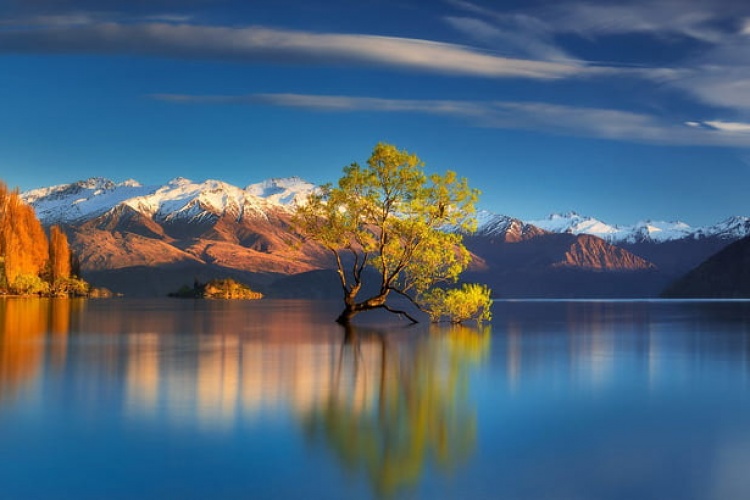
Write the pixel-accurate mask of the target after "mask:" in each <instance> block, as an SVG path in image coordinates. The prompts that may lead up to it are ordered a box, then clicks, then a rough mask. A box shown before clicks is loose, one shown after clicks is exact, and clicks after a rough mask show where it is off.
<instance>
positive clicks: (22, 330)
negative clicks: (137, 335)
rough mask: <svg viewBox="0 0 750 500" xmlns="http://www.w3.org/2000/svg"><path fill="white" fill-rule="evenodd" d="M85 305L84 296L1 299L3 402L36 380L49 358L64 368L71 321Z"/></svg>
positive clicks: (0, 388) (0, 378)
mask: <svg viewBox="0 0 750 500" xmlns="http://www.w3.org/2000/svg"><path fill="white" fill-rule="evenodd" d="M84 304H85V301H84V300H83V299H39V298H4V299H0V402H1V401H3V400H5V399H9V398H11V397H12V396H13V395H15V394H16V393H17V392H18V391H19V390H20V389H21V388H22V387H24V386H25V385H27V384H30V383H32V382H33V381H34V380H36V379H37V377H39V375H40V374H41V372H42V370H43V368H44V363H45V359H46V360H48V361H49V362H50V364H51V365H52V367H53V368H56V369H61V368H62V367H63V365H64V364H65V357H66V354H67V338H68V333H69V332H70V328H71V321H73V320H75V319H76V318H77V315H78V313H80V312H81V311H82V309H83V307H84ZM45 340H49V341H48V342H45Z"/></svg>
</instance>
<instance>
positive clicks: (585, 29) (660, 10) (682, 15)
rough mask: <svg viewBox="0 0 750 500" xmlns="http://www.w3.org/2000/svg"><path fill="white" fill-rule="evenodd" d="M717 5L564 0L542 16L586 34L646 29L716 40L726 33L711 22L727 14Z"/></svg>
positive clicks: (683, 0) (681, 0)
mask: <svg viewBox="0 0 750 500" xmlns="http://www.w3.org/2000/svg"><path fill="white" fill-rule="evenodd" d="M718 7H719V6H718V5H716V4H714V5H712V4H711V3H710V2H703V3H700V2H691V1H689V0H651V1H631V2H618V3H611V4H601V3H592V2H567V3H562V4H558V5H556V6H554V7H551V8H549V9H548V11H547V13H546V14H545V17H546V18H548V19H554V24H552V26H553V27H554V29H555V31H557V32H560V33H576V34H579V35H581V36H586V37H597V36H606V35H620V34H629V33H648V34H653V35H657V36H675V35H678V36H684V37H687V38H693V39H696V40H701V41H705V42H710V43H717V42H719V41H721V39H722V38H723V37H724V35H725V33H724V32H723V31H721V30H719V29H717V28H715V27H714V26H713V22H714V21H716V20H717V19H718V18H720V17H724V16H727V15H729V13H728V12H726V10H724V11H722V10H721V9H720V8H718Z"/></svg>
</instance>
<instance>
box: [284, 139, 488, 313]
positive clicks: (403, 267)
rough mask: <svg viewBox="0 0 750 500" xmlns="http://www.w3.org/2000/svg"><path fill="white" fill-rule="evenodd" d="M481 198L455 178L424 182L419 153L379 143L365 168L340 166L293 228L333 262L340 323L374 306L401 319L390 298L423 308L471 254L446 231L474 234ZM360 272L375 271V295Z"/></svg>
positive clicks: (448, 174)
mask: <svg viewBox="0 0 750 500" xmlns="http://www.w3.org/2000/svg"><path fill="white" fill-rule="evenodd" d="M478 196H479V192H478V191H477V190H476V189H471V188H469V186H468V183H467V181H466V179H464V178H459V177H458V176H457V175H456V173H455V172H451V171H448V172H446V173H445V174H443V175H439V174H432V175H429V176H428V175H427V174H425V173H424V171H423V163H422V161H421V160H420V159H419V158H418V157H417V156H416V155H413V154H410V153H408V152H406V151H403V150H399V149H397V148H396V147H395V146H392V145H390V144H383V143H379V144H377V145H376V146H375V148H374V150H373V152H372V155H371V156H370V158H369V159H368V161H367V165H366V166H360V165H358V164H357V163H353V164H351V165H349V166H348V167H345V168H344V175H343V177H341V179H339V181H338V184H337V186H333V185H331V184H328V185H325V186H323V187H322V188H321V189H320V191H319V192H317V193H315V194H313V195H311V196H310V198H309V200H308V203H307V204H305V205H303V206H300V207H299V208H298V210H297V213H296V215H295V218H294V221H293V222H294V224H295V227H296V228H297V230H299V231H300V232H301V233H303V234H304V235H306V236H307V237H309V238H311V239H313V240H315V241H317V242H318V243H320V244H322V245H323V246H324V247H326V248H327V249H329V250H330V251H331V252H332V253H333V255H334V256H335V259H336V263H337V267H338V269H337V270H338V275H339V279H340V282H341V286H342V289H343V293H344V303H345V309H344V312H342V315H341V317H339V321H340V322H342V323H346V322H348V321H349V320H350V319H351V317H352V316H353V315H354V314H356V313H359V312H361V311H365V310H369V309H375V308H385V309H388V310H391V311H392V312H399V313H404V311H395V310H393V309H391V308H390V306H389V304H388V303H387V302H386V301H387V299H388V296H389V294H390V293H391V292H394V293H395V294H397V295H400V296H402V297H406V298H408V299H410V300H411V301H412V302H414V303H415V305H417V306H420V304H419V303H418V302H417V301H416V300H415V298H416V297H419V296H421V295H423V294H425V293H426V292H427V291H428V290H429V289H430V288H432V287H433V286H435V285H436V284H439V283H451V282H455V281H456V280H457V279H458V276H459V275H460V274H461V272H463V271H464V270H465V269H466V267H467V266H468V265H469V261H470V255H469V252H468V251H467V250H466V248H464V246H463V244H462V236H461V234H459V233H458V232H447V231H445V230H446V229H449V228H450V229H460V230H461V232H464V233H466V232H471V231H473V230H474V229H475V228H476V219H475V218H474V213H475V208H474V204H475V202H476V200H477V198H478ZM365 266H370V267H372V268H374V269H375V270H376V271H377V272H378V275H379V279H380V283H379V287H378V292H377V293H376V294H375V295H373V296H371V297H367V298H362V297H359V296H358V294H359V292H360V290H361V288H362V277H363V274H362V271H363V269H364V268H365ZM407 316H409V315H408V314H407ZM409 317H410V318H411V316H409ZM411 319H412V320H413V318H411Z"/></svg>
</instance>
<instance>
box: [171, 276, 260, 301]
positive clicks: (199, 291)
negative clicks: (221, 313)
mask: <svg viewBox="0 0 750 500" xmlns="http://www.w3.org/2000/svg"><path fill="white" fill-rule="evenodd" d="M169 296H170V297H177V298H180V299H260V298H263V294H262V293H260V292H255V291H253V290H251V289H250V287H249V286H247V285H245V284H243V283H240V282H238V281H235V280H233V279H231V278H226V279H213V280H211V281H209V282H208V283H198V282H197V281H196V282H195V283H194V284H193V286H192V287H190V286H187V285H183V286H182V287H180V289H179V290H177V291H176V292H173V293H170V294H169Z"/></svg>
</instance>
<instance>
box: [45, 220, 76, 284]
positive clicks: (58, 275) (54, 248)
mask: <svg viewBox="0 0 750 500" xmlns="http://www.w3.org/2000/svg"><path fill="white" fill-rule="evenodd" d="M70 264H71V258H70V247H69V246H68V237H67V236H65V233H64V232H63V231H62V229H60V228H59V227H58V226H52V227H51V228H50V231H49V268H50V279H51V282H52V283H56V282H57V281H58V280H60V279H66V278H70V267H71V266H70Z"/></svg>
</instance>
